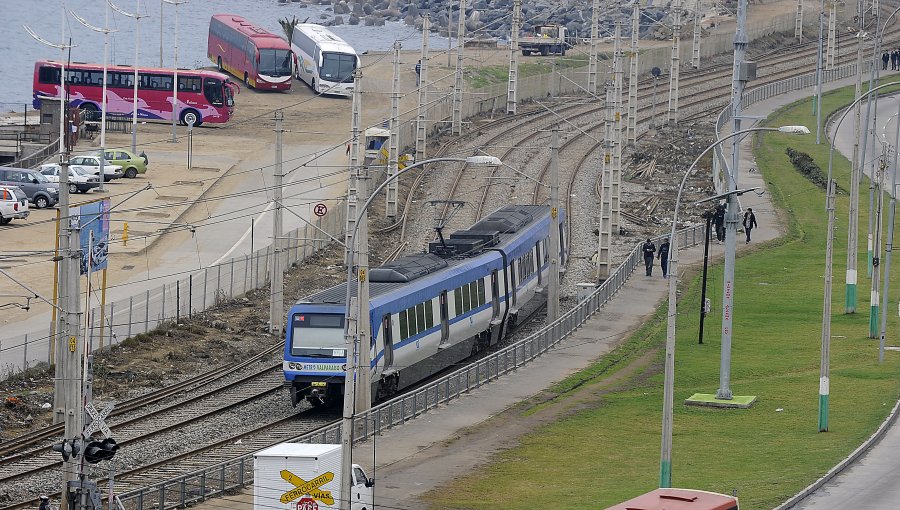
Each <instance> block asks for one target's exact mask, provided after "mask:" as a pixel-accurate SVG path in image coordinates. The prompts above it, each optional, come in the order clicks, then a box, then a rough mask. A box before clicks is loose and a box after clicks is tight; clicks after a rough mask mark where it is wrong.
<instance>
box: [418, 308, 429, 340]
mask: <svg viewBox="0 0 900 510" xmlns="http://www.w3.org/2000/svg"><path fill="white" fill-rule="evenodd" d="M416 315H417V316H418V320H417V322H418V325H419V332H420V333H421V332H422V331H425V329H426V328H427V325H428V323H427V322H425V303H419V304H417V305H416Z"/></svg>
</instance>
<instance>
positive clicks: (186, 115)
mask: <svg viewBox="0 0 900 510" xmlns="http://www.w3.org/2000/svg"><path fill="white" fill-rule="evenodd" d="M181 123H182V124H184V125H185V126H190V125H191V124H193V125H194V127H197V126H199V125H200V124H203V119H202V118H201V117H200V113H198V112H197V110H185V111H183V112H182V113H181Z"/></svg>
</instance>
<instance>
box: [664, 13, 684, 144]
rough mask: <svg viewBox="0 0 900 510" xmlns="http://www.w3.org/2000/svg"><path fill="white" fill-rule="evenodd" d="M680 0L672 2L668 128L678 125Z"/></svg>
mask: <svg viewBox="0 0 900 510" xmlns="http://www.w3.org/2000/svg"><path fill="white" fill-rule="evenodd" d="M680 52H681V0H674V1H673V2H672V59H671V63H670V64H669V110H668V113H667V115H666V123H667V125H668V126H669V127H670V128H674V127H675V126H677V125H678V73H679V70H680V64H679V62H680V59H681V55H680Z"/></svg>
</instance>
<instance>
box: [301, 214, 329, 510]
mask: <svg viewBox="0 0 900 510" xmlns="http://www.w3.org/2000/svg"><path fill="white" fill-rule="evenodd" d="M327 212H328V207H326V206H325V204H316V205H315V207H313V214H315V215H316V216H318V217H320V218H321V217H322V216H325V213H327ZM298 510H299V509H298Z"/></svg>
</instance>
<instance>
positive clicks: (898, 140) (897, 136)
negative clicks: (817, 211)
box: [878, 102, 900, 363]
mask: <svg viewBox="0 0 900 510" xmlns="http://www.w3.org/2000/svg"><path fill="white" fill-rule="evenodd" d="M897 116H900V102H898V103H897V113H895V114H894V115H892V116H891V119H893V118H897ZM890 122H891V120H890V119H888V121H887V122H886V123H885V125H884V127H885V128H887V125H888V124H889V123H890ZM896 124H897V128H896V130H895V131H894V168H893V169H892V171H891V205H890V210H889V212H888V235H887V245H886V246H885V251H884V269H883V271H884V277H883V278H882V279H883V280H884V290H883V291H882V302H881V335H880V336H879V340H878V362H879V363H881V362H883V361H884V339H885V336H886V334H887V308H888V301H889V300H888V287H889V286H890V276H891V251H893V248H894V212H895V211H896V207H897V148H898V146H900V120H898V122H896ZM882 137H884V135H883V134H882Z"/></svg>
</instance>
